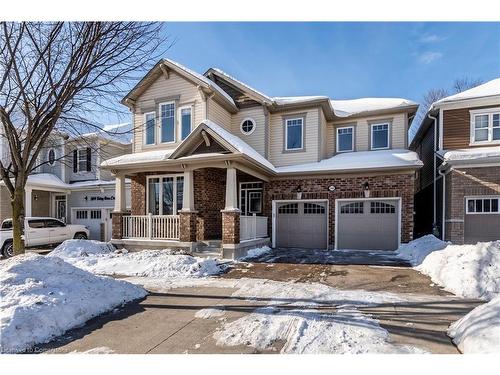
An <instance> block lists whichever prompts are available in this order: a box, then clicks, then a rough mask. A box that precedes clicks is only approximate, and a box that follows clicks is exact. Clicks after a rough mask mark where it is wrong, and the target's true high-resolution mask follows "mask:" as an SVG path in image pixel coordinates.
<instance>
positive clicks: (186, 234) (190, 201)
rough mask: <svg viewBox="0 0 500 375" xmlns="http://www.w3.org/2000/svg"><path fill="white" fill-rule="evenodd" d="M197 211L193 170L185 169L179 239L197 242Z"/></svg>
mask: <svg viewBox="0 0 500 375" xmlns="http://www.w3.org/2000/svg"><path fill="white" fill-rule="evenodd" d="M196 213H197V211H195V209H194V179H193V171H192V170H185V171H184V185H183V190H182V210H180V211H179V240H180V241H181V242H196Z"/></svg>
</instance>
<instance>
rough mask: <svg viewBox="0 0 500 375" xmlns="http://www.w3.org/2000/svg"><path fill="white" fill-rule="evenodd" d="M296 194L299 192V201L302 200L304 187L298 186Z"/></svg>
mask: <svg viewBox="0 0 500 375" xmlns="http://www.w3.org/2000/svg"><path fill="white" fill-rule="evenodd" d="M296 192H297V199H302V187H301V186H300V185H299V186H297V189H296Z"/></svg>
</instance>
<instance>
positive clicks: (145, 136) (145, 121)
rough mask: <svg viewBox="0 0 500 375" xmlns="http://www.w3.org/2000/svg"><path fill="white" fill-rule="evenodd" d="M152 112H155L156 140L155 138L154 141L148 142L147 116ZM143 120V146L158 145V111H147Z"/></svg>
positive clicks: (154, 128)
mask: <svg viewBox="0 0 500 375" xmlns="http://www.w3.org/2000/svg"><path fill="white" fill-rule="evenodd" d="M150 114H153V121H154V124H153V137H154V140H153V143H146V142H147V138H148V129H147V126H148V120H147V117H148V115H150ZM142 116H143V121H144V125H143V127H144V130H143V134H144V136H143V137H142V144H143V146H154V145H156V136H157V134H156V133H158V131H157V124H156V120H157V119H156V112H154V111H150V112H145V113H144V114H143V115H142Z"/></svg>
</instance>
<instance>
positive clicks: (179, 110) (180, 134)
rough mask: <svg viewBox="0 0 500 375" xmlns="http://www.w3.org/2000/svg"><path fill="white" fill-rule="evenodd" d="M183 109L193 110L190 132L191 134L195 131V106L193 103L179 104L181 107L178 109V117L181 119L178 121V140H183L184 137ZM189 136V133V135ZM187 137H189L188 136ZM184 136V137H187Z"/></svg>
mask: <svg viewBox="0 0 500 375" xmlns="http://www.w3.org/2000/svg"><path fill="white" fill-rule="evenodd" d="M183 109H189V110H190V111H191V123H190V124H189V129H190V131H189V134H191V132H192V131H193V106H192V105H182V106H179V109H178V114H177V117H178V119H179V121H177V127H178V129H177V135H178V139H177V141H178V142H182V141H183V139H182V110H183ZM174 122H175V119H174ZM188 137H189V135H188ZM186 138H187V137H186ZM186 138H184V139H186Z"/></svg>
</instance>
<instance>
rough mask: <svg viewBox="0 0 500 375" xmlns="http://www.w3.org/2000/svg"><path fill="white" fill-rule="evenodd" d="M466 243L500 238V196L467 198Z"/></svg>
mask: <svg viewBox="0 0 500 375" xmlns="http://www.w3.org/2000/svg"><path fill="white" fill-rule="evenodd" d="M464 224H465V225H464V227H465V229H464V243H466V244H475V243H477V242H486V241H495V240H500V196H488V197H470V198H466V200H465V223H464Z"/></svg>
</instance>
